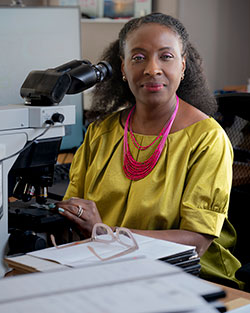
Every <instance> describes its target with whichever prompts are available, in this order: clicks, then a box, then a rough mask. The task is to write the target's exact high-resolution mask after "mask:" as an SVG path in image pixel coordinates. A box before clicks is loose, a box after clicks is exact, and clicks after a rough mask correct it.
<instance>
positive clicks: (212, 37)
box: [177, 0, 250, 90]
mask: <svg viewBox="0 0 250 313" xmlns="http://www.w3.org/2000/svg"><path fill="white" fill-rule="evenodd" d="M177 1H178V0H177ZM178 17H179V19H180V20H181V21H182V22H183V24H184V25H185V26H186V28H187V30H188V32H189V34H190V39H191V41H192V42H193V43H194V44H195V46H196V48H197V49H198V50H199V52H200V53H201V55H202V57H203V60H204V66H205V71H206V73H207V77H208V81H209V85H210V88H211V90H216V89H220V88H223V87H224V86H227V85H241V84H246V82H247V78H248V77H250V1H249V0H237V1H236V0H209V1H207V0H179V6H178Z"/></svg>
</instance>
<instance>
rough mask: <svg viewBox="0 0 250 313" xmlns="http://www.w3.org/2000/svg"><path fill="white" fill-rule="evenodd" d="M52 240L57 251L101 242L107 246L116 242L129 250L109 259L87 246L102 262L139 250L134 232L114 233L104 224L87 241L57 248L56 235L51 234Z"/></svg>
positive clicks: (126, 229)
mask: <svg viewBox="0 0 250 313" xmlns="http://www.w3.org/2000/svg"><path fill="white" fill-rule="evenodd" d="M102 235H108V237H106V238H105V239H104V237H103V236H102ZM122 236H126V237H127V239H126V242H125V241H124V238H122ZM50 238H51V242H52V244H53V246H54V247H55V248H57V249H62V248H67V247H70V246H75V245H78V244H81V243H87V242H101V243H105V244H110V243H112V242H115V241H116V242H118V243H120V244H121V245H123V246H125V247H126V248H127V249H126V250H124V251H121V252H119V253H116V254H114V255H111V256H108V257H102V256H100V255H99V254H98V253H97V252H96V251H95V249H94V248H93V247H91V246H87V248H88V249H89V250H90V251H91V252H92V253H93V254H94V255H95V256H96V257H97V258H98V259H99V260H101V261H108V260H112V259H114V258H118V257H120V256H123V255H126V254H129V253H131V252H133V251H135V250H137V249H139V246H138V244H137V242H136V240H135V238H134V236H133V235H132V232H131V231H130V230H129V229H128V228H126V227H116V228H115V232H113V231H112V229H111V228H110V227H109V226H108V225H106V224H104V223H96V224H95V225H94V227H93V229H92V234H91V237H90V238H88V239H86V240H82V241H76V242H73V243H71V244H66V245H63V246H57V244H56V241H55V237H54V235H52V234H51V235H50Z"/></svg>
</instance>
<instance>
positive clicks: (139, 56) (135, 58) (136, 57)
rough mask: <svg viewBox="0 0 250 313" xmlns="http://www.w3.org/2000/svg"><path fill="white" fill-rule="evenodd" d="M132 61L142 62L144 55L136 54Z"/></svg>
mask: <svg viewBox="0 0 250 313" xmlns="http://www.w3.org/2000/svg"><path fill="white" fill-rule="evenodd" d="M132 60H133V61H137V62H138V61H142V60H144V55H142V54H136V55H134V56H133V57H132Z"/></svg>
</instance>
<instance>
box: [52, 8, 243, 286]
mask: <svg viewBox="0 0 250 313" xmlns="http://www.w3.org/2000/svg"><path fill="white" fill-rule="evenodd" d="M103 58H104V59H105V60H106V61H108V62H109V63H110V64H111V65H112V67H113V77H112V78H111V79H110V80H108V81H106V82H104V83H103V84H100V85H99V86H98V87H97V88H96V90H95V95H94V99H93V103H94V105H93V108H92V116H93V115H95V116H98V120H97V121H96V122H94V123H91V124H90V126H89V128H88V132H87V134H86V136H85V140H84V143H83V145H82V146H81V147H80V148H79V149H78V151H77V153H76V155H75V157H74V160H73V162H72V166H71V171H70V184H69V187H68V190H67V192H66V194H65V198H64V201H62V202H59V203H58V204H57V208H59V212H60V213H61V214H62V215H64V216H65V217H66V218H68V219H69V220H71V221H72V222H74V223H75V225H76V226H77V227H78V229H79V230H80V232H81V234H82V235H83V236H85V237H89V236H90V235H91V231H92V228H93V226H94V224H95V223H97V222H103V223H105V224H108V225H109V226H111V227H115V226H124V227H127V228H129V229H131V230H132V231H133V232H135V233H138V234H142V235H147V236H152V237H155V238H160V239H163V240H169V241H173V242H178V243H182V244H188V245H194V246H196V249H197V252H198V254H199V256H200V257H201V265H202V269H201V276H202V277H204V278H206V279H210V280H215V281H217V282H221V283H225V284H228V285H232V286H236V285H237V286H238V284H240V283H239V282H238V281H237V280H236V278H235V277H234V273H235V271H236V270H237V269H238V268H239V267H240V263H239V262H238V260H237V259H235V258H234V257H233V255H232V254H231V253H230V251H229V249H231V248H232V247H233V245H234V240H235V239H234V238H235V233H234V229H233V228H232V226H231V224H230V223H229V222H228V220H227V210H228V202H229V194H230V188H231V181H232V158H233V152H232V147H231V145H230V142H229V140H228V138H227V136H226V134H225V133H224V131H223V129H222V128H221V127H220V126H219V125H218V124H217V123H216V121H215V120H214V119H213V118H211V117H209V115H207V114H209V113H210V112H209V109H210V108H211V107H212V106H214V104H215V100H214V98H213V97H212V96H211V95H210V93H209V90H208V88H207V86H206V80H205V78H204V76H203V72H202V69H201V59H200V57H199V54H198V53H197V51H196V50H195V49H194V47H193V46H192V45H191V44H190V42H189V40H188V34H187V32H186V30H185V28H184V26H183V25H182V24H181V23H180V22H179V21H178V20H176V19H174V18H172V17H171V16H167V15H164V14H160V13H153V14H150V15H147V16H145V17H141V18H137V19H133V20H131V21H129V22H128V23H127V24H126V25H125V26H124V27H123V29H122V30H121V32H120V34H119V39H118V40H116V41H115V42H114V43H113V44H111V46H110V47H109V48H108V49H107V51H106V52H105V54H104V56H103Z"/></svg>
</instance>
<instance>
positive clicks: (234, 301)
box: [211, 283, 250, 311]
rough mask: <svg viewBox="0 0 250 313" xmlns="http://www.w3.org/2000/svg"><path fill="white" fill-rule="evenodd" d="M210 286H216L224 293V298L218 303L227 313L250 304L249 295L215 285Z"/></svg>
mask: <svg viewBox="0 0 250 313" xmlns="http://www.w3.org/2000/svg"><path fill="white" fill-rule="evenodd" d="M211 284H214V285H217V286H219V287H221V288H222V289H223V290H224V291H225V293H226V297H225V298H222V299H220V301H221V302H223V303H224V304H225V306H226V308H227V310H228V311H230V310H233V309H236V308H239V307H241V306H243V305H247V304H250V293H248V292H245V291H241V290H238V289H234V288H230V287H227V286H222V285H219V284H215V283H211Z"/></svg>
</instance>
